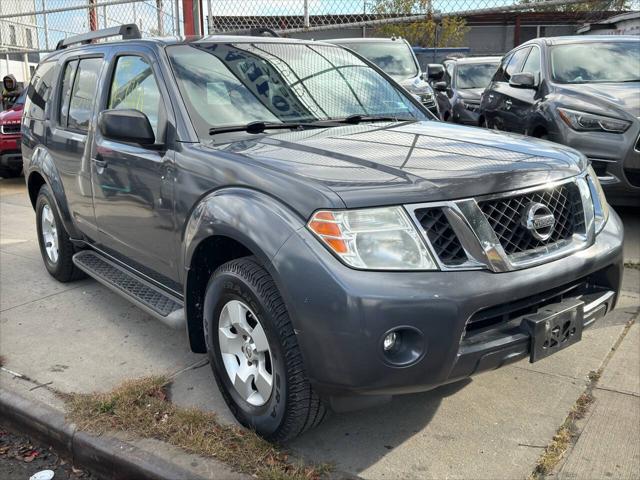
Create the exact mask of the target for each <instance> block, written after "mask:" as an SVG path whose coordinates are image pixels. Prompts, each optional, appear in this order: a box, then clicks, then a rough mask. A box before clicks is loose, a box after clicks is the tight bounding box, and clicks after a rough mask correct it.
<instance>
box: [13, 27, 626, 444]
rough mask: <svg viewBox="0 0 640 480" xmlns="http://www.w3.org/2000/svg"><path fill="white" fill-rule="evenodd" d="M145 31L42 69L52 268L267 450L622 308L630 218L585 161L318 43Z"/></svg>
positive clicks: (34, 164) (551, 345) (37, 165)
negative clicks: (145, 339)
mask: <svg viewBox="0 0 640 480" xmlns="http://www.w3.org/2000/svg"><path fill="white" fill-rule="evenodd" d="M116 34H119V35H122V36H124V37H126V38H127V39H126V40H121V41H120V40H119V41H113V42H101V43H90V42H91V41H92V40H95V39H97V38H101V37H106V36H108V35H111V36H114V35H116ZM139 37H140V35H139V33H138V31H137V29H136V28H135V26H126V27H123V28H122V29H120V28H116V29H108V30H107V31H104V32H101V31H97V32H92V33H91V34H87V35H83V36H79V37H71V38H68V39H66V40H64V41H62V42H61V44H60V45H59V48H58V50H57V51H56V52H54V53H53V54H51V55H50V56H48V57H47V58H46V59H44V60H43V61H42V63H41V64H40V66H39V67H38V69H37V71H36V73H35V74H34V77H33V80H32V83H31V85H30V87H29V91H28V97H27V102H26V104H25V111H24V116H23V119H22V133H23V139H22V152H23V155H24V161H25V167H24V169H25V178H26V182H27V187H28V192H29V197H30V200H31V202H32V204H33V207H34V209H35V212H36V228H37V235H38V240H39V244H40V251H41V254H42V259H43V262H44V267H45V268H46V270H47V271H48V272H49V274H50V275H52V276H53V277H54V278H56V279H57V280H59V281H61V282H69V281H72V280H74V279H76V278H79V277H80V276H81V275H85V274H86V275H89V276H91V277H93V278H95V279H96V280H98V281H99V282H101V283H103V284H104V285H105V286H106V287H108V288H111V289H112V290H113V291H114V292H116V293H117V294H119V295H122V296H123V297H124V298H126V299H127V300H129V301H131V302H133V303H134V304H135V305H137V306H139V307H140V308H142V309H144V310H145V311H146V312H148V314H149V315H152V316H153V317H155V318H157V319H159V320H160V321H162V322H164V323H166V324H168V325H171V326H173V327H178V328H184V329H186V332H187V336H188V340H189V343H190V346H191V349H192V350H193V351H194V352H198V353H203V354H207V355H208V358H209V361H210V364H211V368H212V370H213V373H214V376H215V379H216V381H217V383H218V386H219V388H220V391H221V392H222V395H223V397H224V399H225V401H226V402H227V404H228V405H229V408H230V409H231V411H232V412H233V413H234V415H235V416H236V417H237V419H238V420H239V421H240V422H241V423H242V424H244V425H247V426H248V427H250V428H253V429H255V430H256V431H257V432H258V433H260V434H261V435H264V436H265V437H267V438H269V439H272V440H276V441H284V440H287V439H289V438H292V437H294V436H296V435H299V434H300V433H302V432H304V431H305V430H307V429H309V428H311V427H313V426H315V425H317V424H318V423H320V422H321V421H322V419H323V418H324V417H325V415H326V413H327V411H328V409H330V408H331V409H334V410H338V411H344V410H348V409H353V408H357V407H362V406H366V405H372V404H376V403H380V402H383V401H386V400H388V399H390V398H391V396H392V395H396V394H402V393H410V392H418V391H424V390H428V389H431V388H434V387H436V386H438V385H441V384H444V383H447V382H453V381H455V380H458V379H462V378H466V377H468V376H469V375H472V374H475V373H478V372H481V371H484V370H490V369H494V368H497V367H500V366H502V365H505V364H507V363H510V362H513V361H516V360H518V359H522V358H529V359H530V360H531V361H536V360H538V359H540V358H543V357H546V356H548V355H550V354H553V353H555V352H557V351H559V350H561V349H563V348H565V347H568V346H570V345H572V344H573V343H575V342H577V341H579V340H580V338H581V335H582V331H583V329H584V328H586V327H589V326H591V325H593V324H594V323H595V322H596V321H598V319H600V318H601V317H602V316H603V315H605V314H606V313H607V312H609V311H611V309H613V308H614V305H615V303H616V300H617V298H618V294H619V290H620V278H621V273H622V235H623V232H622V224H621V222H620V219H619V217H618V216H617V215H616V213H615V212H613V211H611V212H610V211H609V209H608V207H607V203H606V200H605V198H604V196H603V194H602V192H601V190H600V184H599V183H598V179H597V177H596V176H595V174H594V173H593V171H592V170H591V169H590V168H588V165H587V162H586V159H585V157H584V156H583V155H582V154H580V153H578V152H577V151H575V150H572V149H570V148H567V147H563V146H556V145H553V144H551V143H549V142H541V141H537V140H528V139H525V138H514V137H511V136H507V135H504V134H501V133H495V132H489V131H485V130H480V129H477V128H468V127H462V126H458V125H452V124H447V123H442V122H438V121H435V120H433V117H432V116H431V115H430V114H429V113H428V112H427V111H426V109H425V108H424V107H423V106H422V105H421V104H420V102H418V101H417V100H416V99H415V98H414V97H413V96H412V95H410V94H408V93H407V92H406V91H405V90H404V89H402V88H400V87H399V86H398V85H397V84H396V83H395V82H390V81H389V80H388V79H387V77H386V76H385V75H383V74H382V73H381V72H380V70H378V69H377V68H376V67H374V66H372V65H371V64H369V63H367V62H365V61H364V60H363V59H361V58H360V57H358V56H356V55H355V54H353V53H352V52H350V51H348V50H346V49H344V48H340V47H337V46H335V45H331V44H328V43H320V42H312V41H296V40H291V39H283V38H265V37H242V36H211V37H206V38H198V39H196V38H189V39H175V38H174V39H141V38H139ZM69 340H70V341H73V339H69Z"/></svg>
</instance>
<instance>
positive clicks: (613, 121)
mask: <svg viewBox="0 0 640 480" xmlns="http://www.w3.org/2000/svg"><path fill="white" fill-rule="evenodd" d="M558 114H559V115H560V118H561V119H562V120H563V121H564V123H566V124H567V125H569V127H571V128H573V129H574V130H577V131H579V132H611V133H623V132H624V131H625V130H626V129H627V128H629V125H631V122H628V121H626V120H622V119H619V118H611V117H604V116H602V115H594V114H592V113H585V112H578V111H576V110H569V109H568V108H558Z"/></svg>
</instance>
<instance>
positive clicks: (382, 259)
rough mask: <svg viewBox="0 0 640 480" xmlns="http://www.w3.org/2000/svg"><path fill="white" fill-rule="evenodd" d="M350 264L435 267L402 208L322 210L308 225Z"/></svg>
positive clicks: (382, 267) (383, 267) (373, 267)
mask: <svg viewBox="0 0 640 480" xmlns="http://www.w3.org/2000/svg"><path fill="white" fill-rule="evenodd" d="M307 227H308V228H309V230H311V231H312V232H313V233H314V234H315V235H316V236H317V237H318V238H319V239H320V240H321V241H322V242H323V243H324V244H325V245H326V246H327V247H329V249H330V250H331V251H332V252H333V253H335V254H336V255H337V256H338V257H339V258H340V259H341V260H342V261H343V262H344V263H346V264H347V265H349V266H351V267H355V268H362V269H370V270H436V269H437V266H436V263H435V262H434V260H433V259H432V258H431V255H430V254H429V251H428V250H427V248H426V246H425V244H424V242H423V241H422V239H421V238H420V235H419V233H418V231H417V229H416V228H415V226H414V225H413V223H412V222H411V220H410V218H409V216H408V215H407V213H406V212H405V211H404V209H403V208H402V207H385V208H369V209H362V210H336V211H329V210H321V211H318V212H316V213H314V214H313V216H312V217H311V220H309V223H308V224H307Z"/></svg>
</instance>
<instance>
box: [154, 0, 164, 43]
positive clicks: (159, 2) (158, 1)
mask: <svg viewBox="0 0 640 480" xmlns="http://www.w3.org/2000/svg"><path fill="white" fill-rule="evenodd" d="M156 14H157V16H158V35H159V36H160V37H163V36H164V25H163V24H162V0H156Z"/></svg>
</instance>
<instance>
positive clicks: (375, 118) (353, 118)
mask: <svg viewBox="0 0 640 480" xmlns="http://www.w3.org/2000/svg"><path fill="white" fill-rule="evenodd" d="M331 120H333V121H334V122H340V123H352V124H358V123H361V122H412V121H414V120H415V118H403V117H397V116H392V115H360V114H358V113H356V114H354V115H349V116H348V117H345V118H341V119H336V118H332V119H331Z"/></svg>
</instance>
